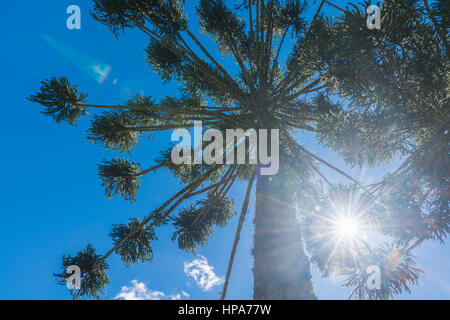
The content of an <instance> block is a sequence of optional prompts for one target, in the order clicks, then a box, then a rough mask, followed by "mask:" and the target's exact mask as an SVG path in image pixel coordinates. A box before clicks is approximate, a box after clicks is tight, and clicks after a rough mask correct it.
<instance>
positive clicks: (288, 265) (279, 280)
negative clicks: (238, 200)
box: [253, 166, 317, 300]
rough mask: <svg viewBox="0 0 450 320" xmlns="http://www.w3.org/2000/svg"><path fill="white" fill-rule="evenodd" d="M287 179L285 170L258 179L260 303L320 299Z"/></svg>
mask: <svg viewBox="0 0 450 320" xmlns="http://www.w3.org/2000/svg"><path fill="white" fill-rule="evenodd" d="M286 178H287V177H286V173H285V172H284V170H283V169H282V166H280V170H279V172H278V173H277V174H276V175H274V176H261V175H258V177H257V182H256V213H255V220H254V223H255V235H254V248H253V257H254V266H253V278H254V287H253V298H254V299H257V300H267V299H273V300H300V299H301V300H310V299H317V297H316V295H315V293H314V289H313V286H312V281H311V272H310V265H309V260H308V257H307V256H306V254H305V251H304V248H303V242H302V239H301V232H300V224H299V222H298V220H297V218H296V210H295V208H294V207H293V201H292V193H293V191H292V190H289V188H288V187H287V185H286Z"/></svg>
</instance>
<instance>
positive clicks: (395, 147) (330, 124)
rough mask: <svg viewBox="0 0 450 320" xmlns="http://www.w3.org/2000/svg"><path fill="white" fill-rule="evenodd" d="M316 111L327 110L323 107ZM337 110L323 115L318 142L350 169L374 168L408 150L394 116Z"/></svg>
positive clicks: (401, 129)
mask: <svg viewBox="0 0 450 320" xmlns="http://www.w3.org/2000/svg"><path fill="white" fill-rule="evenodd" d="M318 107H319V108H320V107H322V108H330V107H329V106H328V105H323V104H322V105H318ZM336 109H337V108H335V109H334V110H333V109H331V110H330V111H328V112H326V113H325V114H324V115H323V117H322V120H321V121H320V122H319V124H318V128H319V133H318V134H317V138H318V140H319V141H320V142H321V143H322V144H324V145H326V146H327V147H329V148H330V149H332V150H334V151H336V152H337V153H338V154H339V155H340V156H341V157H342V158H343V159H344V160H345V161H346V162H347V164H349V165H351V166H352V167H353V166H355V165H356V166H359V167H361V168H362V167H367V166H369V167H375V166H377V165H379V164H383V163H386V162H389V161H392V160H393V159H395V157H397V156H399V155H405V154H407V153H408V151H409V150H410V148H409V147H410V141H409V140H408V139H407V138H408V135H407V134H405V128H404V127H400V126H401V120H399V121H396V119H395V118H394V117H395V115H392V114H386V113H382V112H379V113H378V114H376V115H375V114H374V112H364V113H362V112H361V113H356V112H351V111H349V112H346V111H344V110H342V109H341V110H339V109H337V110H336ZM399 123H400V124H399Z"/></svg>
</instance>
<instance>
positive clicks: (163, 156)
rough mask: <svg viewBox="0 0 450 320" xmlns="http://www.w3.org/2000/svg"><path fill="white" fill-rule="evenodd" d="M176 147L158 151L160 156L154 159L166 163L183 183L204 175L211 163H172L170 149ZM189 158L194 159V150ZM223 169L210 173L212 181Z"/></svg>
mask: <svg viewBox="0 0 450 320" xmlns="http://www.w3.org/2000/svg"><path fill="white" fill-rule="evenodd" d="M174 148H176V146H174V145H173V146H171V147H170V148H169V149H167V150H164V151H162V152H161V153H160V156H159V157H158V158H157V159H156V162H157V163H160V164H162V163H167V165H166V166H165V167H166V168H167V169H168V170H169V171H170V172H171V173H172V175H173V176H175V177H176V178H177V179H179V180H180V181H181V182H183V183H191V182H193V181H194V180H195V179H196V178H198V177H201V176H203V175H205V174H206V173H207V172H208V171H209V170H211V168H213V165H207V164H205V163H202V164H193V163H191V164H184V163H183V164H174V163H173V162H172V161H171V154H172V150H173V149H174ZM191 159H194V152H193V150H191ZM223 171H224V168H223V167H222V168H220V167H219V168H218V169H217V170H216V171H215V172H214V173H213V174H212V175H211V178H210V180H211V181H212V182H214V181H217V178H218V176H219V175H220V174H221V173H222V172H223Z"/></svg>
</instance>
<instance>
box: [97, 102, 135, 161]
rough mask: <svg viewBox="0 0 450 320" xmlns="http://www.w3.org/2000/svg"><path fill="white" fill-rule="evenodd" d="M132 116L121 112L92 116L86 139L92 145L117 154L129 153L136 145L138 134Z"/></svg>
mask: <svg viewBox="0 0 450 320" xmlns="http://www.w3.org/2000/svg"><path fill="white" fill-rule="evenodd" d="M136 125H137V123H136V121H135V117H134V115H133V114H130V113H129V112H126V111H122V110H111V111H106V112H104V113H102V114H101V115H94V120H93V121H92V126H91V128H90V129H89V136H88V139H89V140H91V141H92V142H93V143H96V144H98V145H100V146H104V147H105V148H108V149H113V150H116V151H119V152H128V153H131V149H132V148H133V147H136V146H137V144H138V140H139V136H140V132H139V131H138V132H136V131H135V130H134V129H136V128H137V126H136Z"/></svg>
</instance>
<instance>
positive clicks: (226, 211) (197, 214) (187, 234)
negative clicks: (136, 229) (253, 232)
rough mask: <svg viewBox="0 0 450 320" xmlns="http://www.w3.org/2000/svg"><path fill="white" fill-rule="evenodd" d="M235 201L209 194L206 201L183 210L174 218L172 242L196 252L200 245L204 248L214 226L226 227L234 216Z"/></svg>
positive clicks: (183, 248) (181, 247)
mask: <svg viewBox="0 0 450 320" xmlns="http://www.w3.org/2000/svg"><path fill="white" fill-rule="evenodd" d="M233 204H234V202H233V200H232V199H230V198H227V197H220V196H215V195H214V194H213V193H209V194H208V198H207V199H205V200H201V201H197V202H196V203H195V204H192V205H190V206H189V207H187V208H185V209H183V210H181V211H180V212H179V214H178V217H176V218H174V222H173V226H174V227H175V229H176V231H175V232H174V233H173V235H172V240H173V241H177V242H178V246H179V247H180V249H182V250H185V251H187V252H195V251H196V249H197V246H198V245H201V246H203V245H204V244H205V243H206V242H207V241H208V239H209V237H210V236H211V235H212V231H213V226H215V225H216V226H218V227H221V228H222V227H224V226H226V225H227V223H228V221H229V220H230V219H231V218H232V217H233V216H234V214H235V211H234V209H233Z"/></svg>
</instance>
